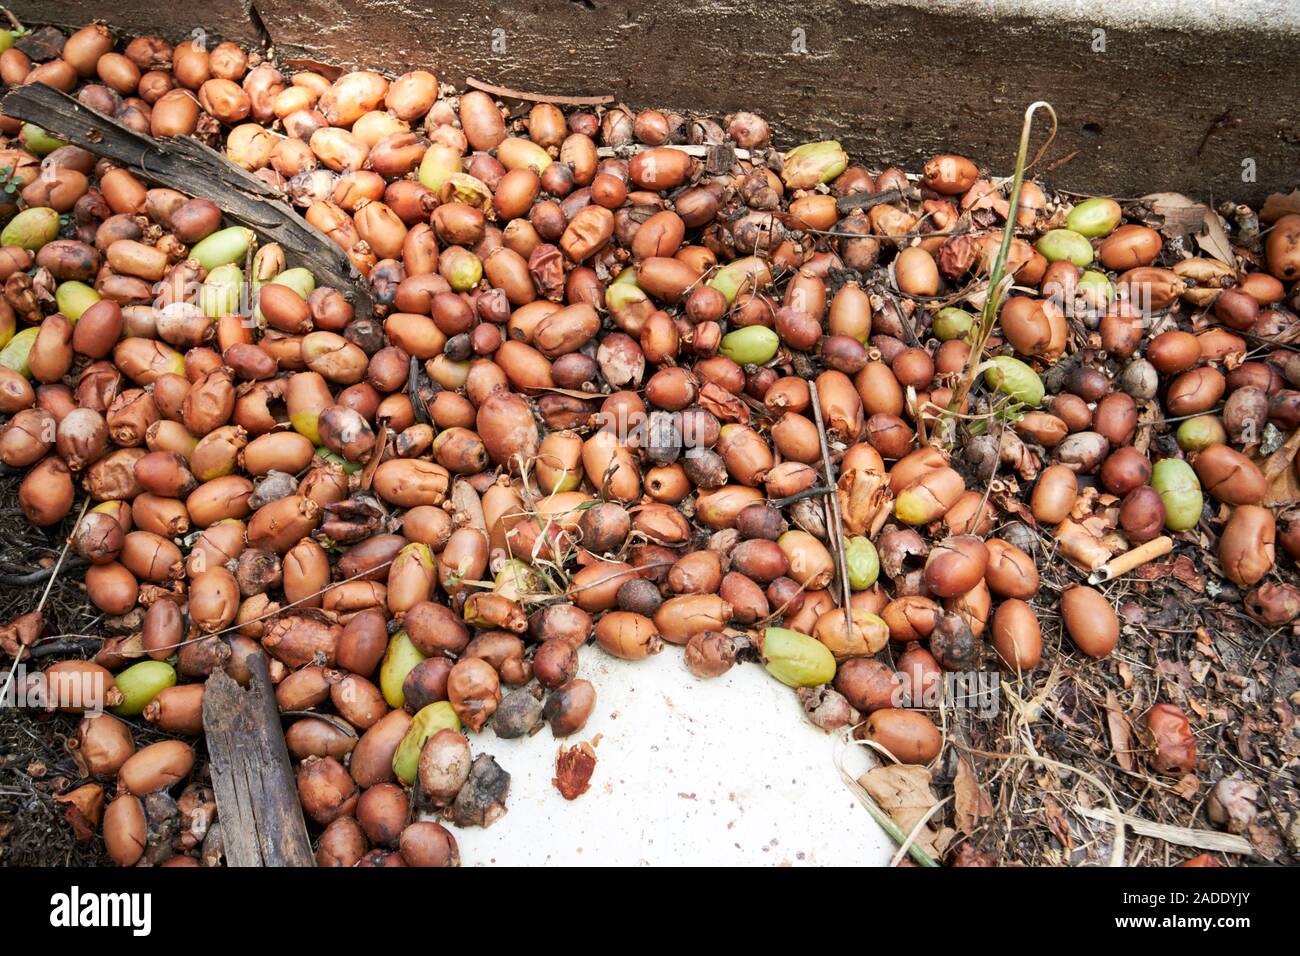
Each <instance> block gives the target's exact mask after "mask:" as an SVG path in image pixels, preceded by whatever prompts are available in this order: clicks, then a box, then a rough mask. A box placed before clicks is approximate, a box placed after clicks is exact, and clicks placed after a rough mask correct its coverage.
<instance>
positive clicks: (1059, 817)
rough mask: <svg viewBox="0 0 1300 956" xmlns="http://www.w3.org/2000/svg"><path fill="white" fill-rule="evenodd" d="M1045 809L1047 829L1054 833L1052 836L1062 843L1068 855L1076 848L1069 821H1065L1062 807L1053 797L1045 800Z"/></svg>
mask: <svg viewBox="0 0 1300 956" xmlns="http://www.w3.org/2000/svg"><path fill="white" fill-rule="evenodd" d="M1043 809H1044V810H1045V811H1046V812H1047V829H1049V830H1051V831H1052V836H1054V837H1056V839H1058V840H1060V841H1061V846H1063V847H1065V852H1066V853H1067V854H1068V853H1069V852H1070V850H1071V849H1072V848H1073V846H1074V841H1073V840H1072V839H1071V838H1070V824H1069V821H1067V820H1066V819H1065V814H1064V813H1062V812H1061V808H1060V806H1059V805H1058V804H1057V802H1056V801H1055V800H1053V799H1052V798H1051V797H1045V798H1044V802H1043Z"/></svg>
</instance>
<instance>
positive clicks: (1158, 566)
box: [1133, 554, 1205, 594]
mask: <svg viewBox="0 0 1300 956" xmlns="http://www.w3.org/2000/svg"><path fill="white" fill-rule="evenodd" d="M1133 576H1134V578H1136V579H1137V580H1139V581H1156V580H1160V579H1166V578H1171V577H1172V578H1174V579H1175V580H1176V581H1178V582H1179V583H1180V584H1183V585H1186V586H1187V587H1189V588H1191V589H1192V590H1193V591H1195V592H1197V593H1198V594H1200V593H1203V592H1204V591H1205V575H1204V574H1201V573H1200V572H1199V571H1197V570H1196V564H1195V562H1193V561H1192V559H1191V558H1189V557H1188V556H1187V555H1185V554H1180V555H1176V556H1175V557H1172V558H1169V559H1167V560H1165V561H1153V562H1151V563H1150V564H1144V565H1142V566H1141V567H1139V568H1135V569H1134V570H1133Z"/></svg>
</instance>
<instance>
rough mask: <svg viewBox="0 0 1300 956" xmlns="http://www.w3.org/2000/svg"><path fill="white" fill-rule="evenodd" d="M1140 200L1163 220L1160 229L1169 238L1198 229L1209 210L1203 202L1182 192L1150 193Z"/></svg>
mask: <svg viewBox="0 0 1300 956" xmlns="http://www.w3.org/2000/svg"><path fill="white" fill-rule="evenodd" d="M1142 201H1143V202H1145V203H1147V204H1148V205H1149V206H1150V207H1151V211H1152V212H1154V213H1155V214H1156V215H1157V216H1160V217H1161V218H1162V219H1163V220H1164V222H1163V223H1162V224H1161V226H1160V231H1161V232H1162V233H1164V234H1165V235H1166V236H1168V237H1169V238H1170V239H1175V238H1177V237H1179V236H1185V235H1187V234H1188V233H1192V232H1196V231H1198V230H1199V229H1200V228H1201V225H1202V223H1203V222H1204V220H1205V214H1206V213H1207V212H1209V211H1210V208H1209V207H1208V206H1206V205H1205V204H1204V203H1200V202H1197V201H1196V200H1195V199H1191V198H1189V197H1187V196H1184V195H1183V194H1182V193H1151V194H1150V195H1147V196H1143V197H1142Z"/></svg>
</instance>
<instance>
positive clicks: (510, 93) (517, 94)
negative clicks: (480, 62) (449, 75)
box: [465, 76, 614, 106]
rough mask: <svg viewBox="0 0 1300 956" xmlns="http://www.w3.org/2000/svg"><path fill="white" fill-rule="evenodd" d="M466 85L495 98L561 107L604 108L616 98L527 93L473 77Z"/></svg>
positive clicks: (610, 96) (611, 96)
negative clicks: (553, 104) (555, 104)
mask: <svg viewBox="0 0 1300 956" xmlns="http://www.w3.org/2000/svg"><path fill="white" fill-rule="evenodd" d="M465 85H466V86H468V87H470V88H472V89H475V90H482V91H483V92H484V93H491V94H492V95H493V96H500V97H502V98H503V99H507V100H527V101H528V102H530V103H558V104H559V105H560V106H604V105H605V104H606V103H613V102H614V96H613V95H611V94H608V93H607V94H605V95H604V96H563V95H561V94H558V93H555V94H552V93H525V92H524V91H523V90H513V89H511V88H510V87H508V86H497V85H496V84H494V83H484V82H483V81H482V80H476V79H474V78H473V77H472V76H468V77H466V78H465Z"/></svg>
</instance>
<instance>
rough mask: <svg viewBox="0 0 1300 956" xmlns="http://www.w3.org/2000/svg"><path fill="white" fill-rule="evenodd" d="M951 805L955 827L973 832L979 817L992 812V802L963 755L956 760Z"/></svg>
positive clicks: (966, 831) (962, 830) (963, 831)
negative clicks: (955, 774)
mask: <svg viewBox="0 0 1300 956" xmlns="http://www.w3.org/2000/svg"><path fill="white" fill-rule="evenodd" d="M952 787H953V805H954V815H955V819H956V822H957V829H958V830H960V831H961V832H962V833H974V832H975V827H976V826H978V825H979V821H980V818H981V817H987V816H990V815H991V814H992V813H993V802H992V801H991V800H990V799H989V795H988V793H986V792H985V790H984V788H983V787H982V786H980V782H979V778H978V777H976V776H975V771H974V770H973V769H971V765H970V761H968V760H967V759H966V758H965V757H959V758H958V760H957V776H956V777H955V778H954V779H953V782H952Z"/></svg>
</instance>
